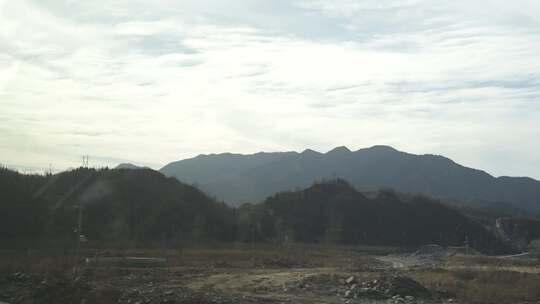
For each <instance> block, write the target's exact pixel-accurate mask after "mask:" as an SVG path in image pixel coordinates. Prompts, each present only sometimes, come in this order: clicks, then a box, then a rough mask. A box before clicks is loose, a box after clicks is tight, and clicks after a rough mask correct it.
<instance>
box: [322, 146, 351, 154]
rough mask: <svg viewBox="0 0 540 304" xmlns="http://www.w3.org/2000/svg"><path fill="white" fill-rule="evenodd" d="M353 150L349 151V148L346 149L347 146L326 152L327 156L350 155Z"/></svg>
mask: <svg viewBox="0 0 540 304" xmlns="http://www.w3.org/2000/svg"><path fill="white" fill-rule="evenodd" d="M350 152H351V150H349V148H347V147H345V146H339V147H335V148H334V149H332V150H330V151H328V152H326V154H334V153H350Z"/></svg>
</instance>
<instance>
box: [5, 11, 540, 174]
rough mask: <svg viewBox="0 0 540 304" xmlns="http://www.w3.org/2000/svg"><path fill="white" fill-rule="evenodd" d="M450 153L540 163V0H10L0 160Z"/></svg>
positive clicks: (23, 163) (37, 163)
mask: <svg viewBox="0 0 540 304" xmlns="http://www.w3.org/2000/svg"><path fill="white" fill-rule="evenodd" d="M378 144H384V145H390V146H393V147H395V148H396V149H399V150H402V151H407V152H410V153H416V154H440V155H444V156H446V157H449V158H451V159H453V160H454V161H456V162H458V163H461V164H463V165H466V166H470V167H474V168H479V169H483V170H485V171H487V172H488V173H490V174H493V175H495V176H500V175H509V176H531V177H533V178H536V179H540V153H539V152H540V1H538V0H515V1H502V0H493V1H488V0H477V1H470V0H454V1H438V0H429V1H423V0H402V1H397V0H332V1H329V0H328V1H317V0H315V1H305V0H287V1H285V0H264V1H263V0H234V1H231V0H228V1H225V0H223V1H221V0H182V1H171V0H153V1H150V0H148V1H142V0H129V1H127V0H122V1H119V0H93V1H75V0H65V1H60V0H35V1H30V0H16V1H15V0H0V164H2V165H4V166H8V167H12V168H17V169H19V170H21V171H23V172H25V171H40V170H45V169H48V168H49V166H52V168H53V170H55V171H57V170H64V169H67V168H72V167H78V166H80V165H81V164H82V155H89V157H90V159H89V161H90V165H91V166H96V167H99V166H115V165H116V164H118V163H121V162H132V163H135V164H139V165H146V166H150V167H152V168H156V169H157V168H160V167H162V166H163V165H165V164H167V163H169V162H171V161H175V160H179V159H184V158H189V157H193V156H196V155H198V154H208V153H220V152H236V153H254V152H259V151H302V150H304V149H306V148H310V149H314V150H318V151H322V152H324V151H328V150H330V149H332V148H333V147H336V146H342V145H345V146H347V147H349V148H350V149H351V150H356V149H359V148H364V147H369V146H373V145H378Z"/></svg>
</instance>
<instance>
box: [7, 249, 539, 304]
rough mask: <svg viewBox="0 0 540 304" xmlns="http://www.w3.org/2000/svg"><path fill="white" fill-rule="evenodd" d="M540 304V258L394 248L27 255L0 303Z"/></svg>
mask: <svg viewBox="0 0 540 304" xmlns="http://www.w3.org/2000/svg"><path fill="white" fill-rule="evenodd" d="M86 257H88V258H90V259H88V260H86ZM96 257H99V258H100V260H99V261H100V262H99V263H98V262H96V260H95V258H96ZM110 257H114V258H110ZM125 257H151V258H160V259H159V260H157V261H158V262H156V263H153V262H154V260H149V261H150V262H146V263H145V260H144V259H124V258H125ZM80 260H82V262H80V263H77V261H80ZM539 301H540V262H539V261H538V260H534V259H520V260H501V259H498V258H495V257H474V256H459V255H443V256H441V255H430V254H414V253H402V252H398V251H396V250H393V249H388V248H369V247H363V248H353V247H331V248H330V247H317V246H297V247H294V248H272V247H268V246H267V247H246V246H243V247H242V246H240V247H230V248H223V247H221V248H190V249H183V250H175V251H172V250H122V251H120V250H117V251H107V252H104V251H93V252H92V251H91V250H88V251H87V252H85V256H84V259H77V258H75V257H72V256H39V257H36V256H28V255H26V256H25V255H22V254H20V255H16V256H9V257H2V260H1V263H0V303H1V302H6V303H10V304H15V303H24V304H27V303H28V304H32V303H55V304H57V303H58V304H62V303H77V304H78V303H85V304H90V303H105V304H106V303H128V304H147V303H151V304H157V303H216V304H218V303H223V304H225V303H336V304H337V303H351V304H352V303H426V304H429V303H540V302H539Z"/></svg>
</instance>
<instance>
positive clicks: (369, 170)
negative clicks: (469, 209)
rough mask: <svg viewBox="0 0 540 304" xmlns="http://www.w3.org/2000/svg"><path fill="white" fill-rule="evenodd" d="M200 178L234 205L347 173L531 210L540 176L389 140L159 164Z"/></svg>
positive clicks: (364, 180)
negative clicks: (416, 150)
mask: <svg viewBox="0 0 540 304" xmlns="http://www.w3.org/2000/svg"><path fill="white" fill-rule="evenodd" d="M160 171H161V172H162V173H163V174H164V175H166V176H172V177H176V178H177V179H179V180H181V181H182V182H185V183H190V184H195V185H196V186H197V187H199V188H200V189H202V190H203V191H205V192H206V193H208V194H209V195H211V196H215V197H216V198H217V199H219V200H222V201H224V202H226V203H227V204H229V205H233V206H239V205H241V204H242V203H246V202H253V203H255V202H261V201H263V200H264V199H265V198H267V197H268V196H270V195H272V194H273V193H276V192H280V191H286V190H292V189H296V188H305V187H307V186H310V185H311V184H313V182H316V181H320V180H325V179H335V178H342V179H345V180H347V181H348V182H350V183H351V184H352V185H353V186H354V187H355V188H357V189H359V190H360V191H373V190H378V189H381V188H392V189H396V190H398V191H400V192H405V193H422V194H425V195H428V196H431V197H435V198H438V199H442V200H444V201H445V202H450V203H460V204H464V205H467V206H480V207H486V206H490V205H492V204H497V205H498V206H502V205H504V206H507V207H510V208H516V209H520V210H527V211H528V212H538V211H539V210H540V182H539V181H537V180H534V179H532V178H528V177H507V176H502V177H494V176H492V175H490V174H488V173H486V172H484V171H482V170H478V169H473V168H468V167H465V166H462V165H460V164H457V163H455V162H454V161H452V160H451V159H449V158H446V157H443V156H439V155H430V154H427V155H415V154H410V153H406V152H402V151H398V150H396V149H394V148H392V147H389V146H373V147H370V148H364V149H360V150H357V151H350V150H349V149H348V148H346V147H337V148H335V149H332V150H331V151H329V152H327V153H319V152H317V151H313V150H309V149H308V150H305V151H303V152H301V153H298V152H275V153H264V152H260V153H256V154H250V155H242V154H231V153H223V154H210V155H199V156H197V157H194V158H190V159H185V160H180V161H175V162H172V163H169V164H167V165H166V166H164V167H163V168H162V169H161V170H160Z"/></svg>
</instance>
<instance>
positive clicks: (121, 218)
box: [0, 168, 235, 244]
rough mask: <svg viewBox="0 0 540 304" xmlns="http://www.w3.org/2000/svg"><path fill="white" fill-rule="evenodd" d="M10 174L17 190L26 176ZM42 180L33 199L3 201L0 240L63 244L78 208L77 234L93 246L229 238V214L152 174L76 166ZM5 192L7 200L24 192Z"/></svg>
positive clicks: (172, 181)
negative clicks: (80, 232) (80, 209)
mask: <svg viewBox="0 0 540 304" xmlns="http://www.w3.org/2000/svg"><path fill="white" fill-rule="evenodd" d="M11 175H12V176H11V177H10V178H9V179H10V180H13V178H14V177H17V178H19V179H20V182H17V184H22V185H24V184H27V180H28V179H30V180H31V179H32V178H31V177H29V176H24V175H19V174H16V173H12V174H11ZM42 178H43V179H49V181H51V182H47V181H46V180H45V181H43V182H41V184H40V186H41V187H34V194H33V195H29V196H27V197H26V198H24V199H22V200H20V201H16V200H13V199H12V198H9V197H6V198H5V199H2V201H1V202H0V208H2V209H3V211H4V212H2V214H0V223H1V224H0V226H2V227H0V228H1V229H0V231H1V232H0V239H3V240H8V239H15V240H17V241H21V240H28V238H30V239H49V240H57V241H69V240H70V239H73V235H74V234H73V229H74V228H76V227H77V219H78V208H77V206H79V205H82V206H83V216H82V220H83V227H82V228H83V233H84V234H85V235H86V236H87V237H88V238H89V239H90V240H94V241H105V242H125V243H129V244H143V243H148V242H150V243H151V242H164V243H175V242H183V241H189V240H222V241H228V240H232V239H234V236H235V235H234V224H235V219H234V213H233V210H232V209H230V208H229V207H227V206H226V205H224V204H222V203H218V202H216V201H214V200H213V199H211V198H209V197H208V196H206V195H205V194H204V193H202V192H201V191H200V190H198V189H196V188H194V187H192V186H189V185H186V184H183V183H181V182H179V181H178V180H176V179H174V178H166V177H165V176H163V175H162V174H161V173H159V172H157V171H153V170H146V169H141V170H130V169H120V170H94V169H84V168H80V169H76V170H73V171H67V172H63V173H60V174H57V175H54V176H49V177H47V178H45V177H42ZM10 192H12V193H13V195H12V196H13V197H19V196H21V195H22V193H23V192H19V191H18V190H13V191H10ZM36 194H37V195H36ZM21 206H24V209H22V207H21ZM24 211H26V212H28V213H24ZM21 219H26V220H23V221H21ZM28 229H30V231H29V232H28V233H26V234H25V233H22V232H24V231H26V230H28Z"/></svg>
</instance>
